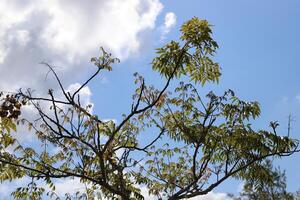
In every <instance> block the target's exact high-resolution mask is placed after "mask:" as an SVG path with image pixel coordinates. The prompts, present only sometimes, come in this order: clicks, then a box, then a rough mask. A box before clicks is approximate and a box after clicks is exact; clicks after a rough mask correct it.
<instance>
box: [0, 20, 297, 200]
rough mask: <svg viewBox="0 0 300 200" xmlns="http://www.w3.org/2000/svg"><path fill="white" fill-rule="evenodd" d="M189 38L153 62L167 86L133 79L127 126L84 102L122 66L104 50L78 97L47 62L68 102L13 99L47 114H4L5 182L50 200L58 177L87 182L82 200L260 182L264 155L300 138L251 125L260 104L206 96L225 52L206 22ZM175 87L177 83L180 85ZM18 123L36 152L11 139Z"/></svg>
mask: <svg viewBox="0 0 300 200" xmlns="http://www.w3.org/2000/svg"><path fill="white" fill-rule="evenodd" d="M181 33H182V36H181V41H180V42H177V41H171V42H170V43H168V44H166V45H165V46H163V47H162V48H159V49H157V57H156V58H154V59H153V62H152V67H153V70H155V71H158V72H159V73H160V74H161V75H162V76H163V77H165V79H166V82H165V85H164V86H163V88H162V89H160V90H158V89H156V88H155V87H154V86H151V85H146V83H145V81H144V78H143V77H142V76H140V75H139V74H135V77H136V81H135V83H136V84H137V85H138V87H137V89H136V93H135V94H134V95H133V104H132V108H131V111H130V112H129V113H128V114H124V116H123V120H121V121H120V122H119V123H115V122H114V121H112V120H110V121H104V120H102V118H101V115H100V114H99V115H97V114H94V113H93V112H92V111H91V106H90V105H87V106H83V105H82V104H81V101H80V91H81V90H82V88H84V87H85V86H86V85H88V84H89V82H90V81H91V80H93V79H94V78H95V77H97V76H98V75H99V74H100V72H102V71H103V70H108V71H110V70H112V65H113V64H114V63H116V62H118V59H115V58H113V57H112V56H111V54H109V53H107V52H106V51H104V49H101V55H100V57H98V58H96V57H95V58H92V59H91V61H92V62H93V63H94V64H95V66H96V71H95V73H94V74H93V75H91V76H90V78H88V79H87V80H86V81H85V82H84V83H83V84H82V85H81V87H79V88H78V89H77V90H76V91H75V92H72V93H71V92H70V91H66V90H65V89H64V87H63V84H62V82H61V80H60V79H59V76H58V74H57V73H56V72H55V71H54V70H53V68H52V67H51V66H50V65H49V64H47V63H44V64H45V65H46V66H47V67H49V70H50V71H51V72H52V74H53V75H54V77H55V78H56V80H57V83H58V85H59V88H60V92H61V94H62V95H60V96H59V94H57V93H56V92H57V91H53V90H52V89H49V91H48V96H46V97H39V96H34V95H33V93H32V92H31V90H27V91H26V92H23V91H22V90H20V91H19V92H17V94H16V95H15V96H13V97H14V99H15V100H16V102H26V106H31V107H33V108H34V110H35V111H36V112H37V113H38V115H39V117H38V118H37V119H35V120H34V121H30V120H29V119H27V118H21V117H20V116H17V119H16V118H15V117H13V118H10V117H7V116H2V115H1V128H2V129H1V138H0V144H1V146H0V148H1V149H0V163H1V175H0V181H7V180H12V179H16V178H21V177H30V178H31V182H30V184H28V186H25V187H24V188H20V189H18V190H17V191H15V192H14V193H13V196H14V197H15V198H19V199H32V198H34V199H39V198H42V195H43V194H44V193H45V192H44V189H45V188H40V187H38V185H39V183H41V182H43V184H46V185H47V187H48V188H49V190H50V191H48V192H47V194H48V195H49V196H50V197H52V198H56V199H59V198H60V197H58V196H57V195H56V194H55V184H54V183H53V182H54V180H55V179H62V178H79V179H80V181H81V182H82V183H83V184H85V185H86V192H85V194H82V195H81V196H80V198H83V199H84V198H85V199H93V198H95V199H100V198H102V197H106V198H108V199H124V200H125V199H143V198H144V197H143V196H142V194H141V189H140V188H141V187H147V189H148V190H149V193H150V194H152V195H155V196H157V197H158V198H164V199H166V198H168V199H183V198H189V197H194V196H198V195H204V194H207V193H208V192H210V191H212V190H213V189H214V188H216V187H217V186H219V185H220V184H221V183H222V182H224V181H225V180H226V179H228V178H230V177H232V178H237V179H243V180H250V179H251V177H253V175H256V178H257V179H258V180H260V179H261V178H264V176H263V173H261V172H262V171H261V170H262V169H263V166H264V160H265V159H266V158H268V157H282V156H289V155H291V154H293V153H294V152H295V151H297V150H298V149H297V148H298V141H297V140H293V139H291V138H289V136H278V135H277V133H276V127H277V124H276V123H272V130H271V131H268V130H258V131H257V130H254V129H253V128H252V126H251V124H250V120H252V119H255V118H256V117H258V116H259V115H260V107H259V104H258V103H257V102H255V101H254V102H247V101H243V100H241V99H239V98H238V97H237V96H236V95H235V94H234V92H233V91H232V90H228V91H226V92H224V94H222V95H217V94H215V93H213V92H209V93H208V94H207V95H203V94H202V93H201V91H202V86H204V85H205V84H206V83H207V82H211V83H213V82H218V81H219V78H220V76H221V72H220V71H221V70H220V67H219V65H218V63H216V62H214V61H213V56H214V54H215V52H216V50H217V48H218V45H217V43H216V42H215V41H214V40H213V38H212V30H211V26H210V25H209V23H208V22H207V21H205V20H200V19H198V18H192V19H191V20H189V21H188V22H186V23H184V24H183V26H182V28H181ZM171 81H172V82H173V83H174V84H177V83H178V84H177V86H176V87H175V88H173V87H171V86H170V83H171ZM184 81H186V82H184ZM3 101H4V102H5V98H4V99H3ZM3 105H5V104H2V109H5V106H3ZM18 105H19V104H18ZM9 111H10V109H9ZM12 111H14V109H13V110H12ZM7 114H8V113H7ZM9 116H10V115H9ZM7 119H9V121H7ZM15 123H17V124H25V125H27V126H28V129H29V131H31V132H32V133H33V134H35V136H36V144H35V145H28V144H26V143H23V144H21V142H19V141H18V139H17V137H16V135H14V134H11V131H10V130H15V129H16V127H15ZM275 125H276V126H275ZM17 134H19V133H18V131H17ZM41 147H42V148H41ZM53 149H55V151H53ZM258 175H259V176H258ZM32 191H35V193H33V192H32ZM29 195H34V197H32V196H29ZM78 198H79V197H78Z"/></svg>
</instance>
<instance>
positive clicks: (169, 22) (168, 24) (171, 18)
mask: <svg viewBox="0 0 300 200" xmlns="http://www.w3.org/2000/svg"><path fill="white" fill-rule="evenodd" d="M175 24H176V15H175V14H174V13H173V12H168V13H167V14H166V15H165V21H164V25H163V27H162V28H161V30H162V33H161V39H162V40H163V39H165V37H166V35H167V34H168V33H169V32H170V30H171V28H173V27H174V26H175Z"/></svg>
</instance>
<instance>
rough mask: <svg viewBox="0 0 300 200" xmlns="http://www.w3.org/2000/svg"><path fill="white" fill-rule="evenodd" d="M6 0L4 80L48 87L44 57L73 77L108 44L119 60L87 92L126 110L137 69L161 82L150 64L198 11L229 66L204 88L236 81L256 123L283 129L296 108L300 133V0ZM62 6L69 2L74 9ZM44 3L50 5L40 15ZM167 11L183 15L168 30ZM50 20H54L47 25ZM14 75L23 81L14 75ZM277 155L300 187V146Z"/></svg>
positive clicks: (1, 40) (100, 106)
mask: <svg viewBox="0 0 300 200" xmlns="http://www.w3.org/2000/svg"><path fill="white" fill-rule="evenodd" d="M3 2H4V3H0V13H4V14H3V15H2V16H4V17H2V19H1V14H0V31H1V30H2V32H3V33H4V34H2V35H1V33H0V79H1V80H2V81H1V82H0V89H3V88H4V89H16V88H19V87H29V86H30V87H32V86H34V87H37V88H38V89H40V90H42V89H43V88H46V87H47V86H52V84H51V83H48V82H45V81H44V76H43V74H44V73H45V70H43V69H41V67H40V66H39V65H38V63H39V62H40V61H43V60H46V61H49V62H52V63H54V64H56V65H58V66H60V67H58V68H57V69H58V70H59V71H60V70H61V71H60V73H61V75H62V77H63V78H64V79H65V83H66V84H67V85H69V84H74V83H75V82H80V81H82V80H83V79H84V78H86V76H87V75H88V74H89V73H90V72H91V71H92V69H93V67H92V66H91V65H90V64H89V63H88V60H89V58H90V57H92V56H95V55H97V52H98V49H99V46H100V45H103V46H105V47H107V48H108V49H109V50H111V52H113V53H115V54H116V55H118V56H119V57H121V63H120V64H119V65H116V66H115V67H114V70H113V72H111V73H104V74H102V75H101V78H99V79H97V80H95V81H94V82H93V83H92V84H91V85H90V86H89V87H90V90H91V94H88V98H90V96H91V101H92V102H93V103H94V104H95V108H94V109H95V112H96V113H99V114H100V115H101V117H103V118H110V119H111V118H114V119H120V115H121V114H122V113H128V112H129V109H130V105H131V95H132V93H133V90H134V84H133V76H132V74H133V73H134V72H136V71H138V72H139V73H140V74H142V75H144V76H145V78H146V81H147V83H149V84H155V85H157V86H158V87H159V86H160V85H161V84H163V80H162V79H161V78H160V76H159V75H158V74H156V73H153V72H152V70H151V65H150V62H151V60H152V59H153V57H154V56H155V48H157V47H160V46H162V45H163V44H165V43H166V42H168V41H169V40H172V39H173V40H177V39H178V38H179V36H180V32H179V29H180V26H181V24H182V23H183V22H185V21H186V20H188V19H190V18H192V17H193V16H196V17H199V18H202V19H206V20H208V21H209V22H210V23H211V24H212V25H213V35H214V38H215V40H216V41H217V42H218V44H219V46H220V49H219V50H218V52H217V55H216V58H215V59H216V60H217V61H218V62H219V64H220V66H221V67H222V77H221V81H220V83H219V85H211V84H210V85H207V86H206V88H205V90H215V91H217V92H219V93H221V92H222V91H224V90H226V89H229V88H230V89H232V90H234V91H235V92H236V94H237V95H238V96H240V97H242V98H243V99H245V100H249V101H253V100H257V101H259V102H260V104H261V108H262V114H261V117H260V118H259V119H258V120H257V121H256V122H255V123H254V126H255V127H257V128H258V129H260V128H262V129H263V128H268V124H269V122H270V121H275V120H277V121H279V123H280V130H281V132H282V133H283V134H285V133H286V131H287V117H288V115H289V114H292V116H293V117H294V121H293V123H292V132H291V135H292V137H295V138H298V139H300V134H299V130H300V78H299V75H300V63H299V62H300V61H299V52H300V45H299V44H300V38H299V35H300V21H299V20H300V10H299V9H300V1H298V0H286V1H283V0H281V1H280V0H264V1H261V0H260V1H259V0H251V1H250V0H244V1H241V0H227V1H220V0H209V1H208V0H205V1H204V0H185V1H179V0H161V1H158V0H144V1H143V0H136V1H127V0H126V1H118V0H114V1H112V2H113V4H112V5H109V6H107V7H105V6H102V7H104V8H107V9H111V10H112V11H117V12H110V10H108V11H107V10H105V9H104V8H102V7H101V2H103V1H94V2H98V3H99V2H100V4H99V5H98V4H97V5H95V6H94V7H95V8H92V7H89V6H88V5H84V6H83V4H84V3H81V2H80V1H74V3H72V1H65V3H57V2H58V1H53V2H54V3H49V2H47V3H45V2H46V1H40V2H39V3H38V1H34V0H28V1H26V3H20V2H18V1H11V2H13V3H11V2H10V3H8V1H3ZM41 2H42V3H41ZM122 2H125V3H122ZM135 2H138V3H139V5H138V6H139V7H141V8H140V11H139V12H137V13H132V10H131V6H137V5H136V4H135ZM62 4H64V5H62ZM73 4H74V5H73ZM77 4H78V5H77ZM141 5H142V6H141ZM97 6H99V9H98V10H94V9H96V8H97ZM61 8H68V9H66V10H65V12H66V13H67V14H66V13H63V12H61V10H63V9H61ZM46 9H47V12H46V13H48V14H41V13H45V12H42V11H45V10H46ZM101 9H102V10H101ZM74 10H75V11H76V12H79V13H81V15H79V16H75V18H74V19H77V17H78V20H77V21H76V22H74V20H72V17H74V16H72V15H71V14H70V15H68V12H70V13H71V12H73V11H74ZM91 10H92V11H93V12H92V11H91ZM10 11H11V12H10ZM15 11H17V12H15ZM48 11H49V12H48ZM104 11H105V12H104ZM97 12H99V13H100V14H101V13H106V16H105V14H103V16H102V15H99V16H98V15H97V17H96V19H95V16H96V14H95V13H97ZM170 12H171V13H174V14H175V16H176V19H177V20H176V23H175V24H174V25H172V26H170V27H169V28H168V31H166V27H165V25H164V22H165V21H164V20H165V15H166V14H167V13H170ZM11 13H13V14H11ZM15 13H18V14H15ZM28 13H29V14H28ZM91 13H92V14H94V15H92V14H91ZM115 13H118V14H115ZM131 13H132V14H131ZM143 13H146V14H148V15H143ZM97 14H98V13H97ZM116 15H117V16H116ZM119 15H120V16H119ZM37 16H38V17H37ZM80 16H83V17H80ZM118 17H120V18H118ZM104 18H105V19H104ZM114 18H116V19H114ZM103 19H104V20H103ZM97 20H98V21H97ZM118 20H119V21H118ZM45 22H49V27H46V26H45V25H44V24H45ZM84 29H86V30H84ZM73 33H74V34H73ZM102 33H103V34H102ZM3 55H4V56H3ZM7 72H9V73H7ZM5 74H6V75H5ZM7 74H8V75H7ZM27 74H29V75H27ZM15 77H17V80H16V81H14V82H10V81H11V80H12V78H15ZM276 163H277V164H278V165H280V167H281V169H284V170H286V175H287V183H288V189H289V190H290V191H296V190H297V189H299V188H300V183H299V180H300V173H299V167H298V166H299V163H300V154H296V155H293V156H291V157H288V158H283V159H282V160H281V161H276ZM239 184H240V183H239V182H236V181H228V182H225V183H224V184H223V185H222V186H221V187H220V188H219V189H217V191H219V192H236V191H237V188H238V185H239ZM0 191H1V190H0Z"/></svg>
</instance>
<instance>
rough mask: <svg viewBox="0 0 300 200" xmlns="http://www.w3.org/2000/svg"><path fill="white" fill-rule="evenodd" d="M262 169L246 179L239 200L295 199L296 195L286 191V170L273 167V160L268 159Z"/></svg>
mask: <svg viewBox="0 0 300 200" xmlns="http://www.w3.org/2000/svg"><path fill="white" fill-rule="evenodd" d="M264 163H265V164H264V166H261V167H262V168H261V170H259V171H257V173H256V174H254V175H253V176H252V177H251V178H250V179H248V180H246V182H245V184H244V187H243V191H242V192H241V194H240V197H238V198H236V199H237V200H243V199H248V200H256V199H262V200H263V199H266V200H267V199H271V200H293V199H295V198H294V195H293V194H292V193H289V192H287V191H286V176H285V172H281V171H280V169H279V168H275V169H273V166H272V162H271V161H270V160H266V161H265V162H264Z"/></svg>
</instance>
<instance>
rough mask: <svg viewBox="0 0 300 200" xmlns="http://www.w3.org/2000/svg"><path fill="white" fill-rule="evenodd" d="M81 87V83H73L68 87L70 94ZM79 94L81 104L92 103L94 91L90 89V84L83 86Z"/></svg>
mask: <svg viewBox="0 0 300 200" xmlns="http://www.w3.org/2000/svg"><path fill="white" fill-rule="evenodd" d="M80 87H81V84H80V83H73V84H71V85H69V87H68V88H67V90H66V91H67V92H70V94H73V93H74V92H75V91H77V90H78V89H79V88H80ZM78 94H79V96H80V102H81V106H82V107H86V106H88V105H92V106H93V103H92V99H91V97H92V92H91V90H90V88H89V87H88V86H85V87H83V88H82V89H81V90H80V91H79V93H78Z"/></svg>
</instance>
